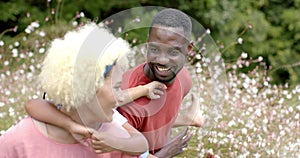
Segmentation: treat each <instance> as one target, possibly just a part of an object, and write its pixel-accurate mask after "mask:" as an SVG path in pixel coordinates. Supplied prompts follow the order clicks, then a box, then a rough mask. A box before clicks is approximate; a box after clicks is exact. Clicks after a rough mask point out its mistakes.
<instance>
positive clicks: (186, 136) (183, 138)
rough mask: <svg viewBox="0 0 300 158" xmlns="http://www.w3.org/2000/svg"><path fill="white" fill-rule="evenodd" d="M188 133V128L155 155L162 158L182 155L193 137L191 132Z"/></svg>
mask: <svg viewBox="0 0 300 158" xmlns="http://www.w3.org/2000/svg"><path fill="white" fill-rule="evenodd" d="M187 131H188V129H187V128H186V129H185V130H184V131H183V132H181V133H180V134H179V135H178V136H176V137H175V138H173V139H172V140H171V141H170V142H169V143H167V144H166V145H165V146H164V147H163V148H162V149H161V150H160V151H158V152H156V153H155V154H154V155H155V156H157V157H160V158H169V157H173V156H175V155H178V154H180V153H182V152H183V148H185V147H187V145H188V142H189V141H190V139H191V137H192V135H193V134H192V133H191V132H189V133H188V132H187Z"/></svg>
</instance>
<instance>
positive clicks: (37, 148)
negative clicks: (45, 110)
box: [0, 114, 138, 158]
mask: <svg viewBox="0 0 300 158" xmlns="http://www.w3.org/2000/svg"><path fill="white" fill-rule="evenodd" d="M119 115H120V114H119ZM118 117H119V119H120V116H118ZM118 117H117V120H118ZM121 117H122V116H121ZM121 119H122V118H121ZM114 120H115V121H112V122H110V123H104V124H103V125H102V126H101V128H100V129H99V131H106V132H110V133H112V132H113V134H117V135H116V136H118V137H128V136H129V134H128V133H127V131H125V130H124V129H123V127H122V126H121V125H120V124H123V123H124V120H123V121H120V120H119V121H117V120H116V118H115V117H114ZM120 122H121V123H120ZM125 122H126V121H125ZM66 157H67V158H110V157H112V158H118V157H122V158H124V157H138V156H132V155H126V154H124V153H121V152H111V153H105V154H96V153H95V152H94V151H93V150H92V148H90V147H86V146H84V145H82V144H80V143H77V144H62V143H58V142H56V141H54V140H52V139H49V138H47V137H46V136H44V135H43V134H42V133H41V132H40V131H39V130H38V129H37V128H36V127H35V124H34V123H33V120H32V118H30V117H28V118H24V119H23V120H21V121H20V122H19V123H18V124H17V125H15V126H13V127H11V128H10V129H9V130H8V131H7V132H6V133H5V134H4V135H2V136H1V137H0V158H66Z"/></svg>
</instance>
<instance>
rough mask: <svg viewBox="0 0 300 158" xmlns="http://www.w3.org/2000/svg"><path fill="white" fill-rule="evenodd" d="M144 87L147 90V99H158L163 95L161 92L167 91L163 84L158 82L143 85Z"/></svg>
mask: <svg viewBox="0 0 300 158" xmlns="http://www.w3.org/2000/svg"><path fill="white" fill-rule="evenodd" d="M144 87H145V88H147V92H148V94H147V97H148V98H149V99H159V98H160V96H161V95H163V94H164V92H163V90H165V89H167V86H166V85H165V84H163V83H160V82H158V81H152V82H150V83H148V84H146V85H144Z"/></svg>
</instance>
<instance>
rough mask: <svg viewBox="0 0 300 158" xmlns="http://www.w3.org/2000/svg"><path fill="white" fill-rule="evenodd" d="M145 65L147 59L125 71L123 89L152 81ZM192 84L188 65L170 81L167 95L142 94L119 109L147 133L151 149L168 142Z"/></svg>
mask: <svg viewBox="0 0 300 158" xmlns="http://www.w3.org/2000/svg"><path fill="white" fill-rule="evenodd" d="M144 65H145V63H144V64H141V65H139V66H137V67H135V68H133V69H131V70H129V71H127V72H126V73H125V74H124V75H123V81H122V89H128V88H132V87H136V86H138V85H145V84H147V83H150V82H151V80H149V79H148V78H147V77H146V76H145V74H144V71H143V68H144ZM191 86H192V79H191V76H190V74H189V72H188V71H187V69H186V68H185V67H184V68H183V69H182V70H181V71H180V72H179V73H178V74H177V77H176V79H175V81H174V82H173V83H172V84H169V85H167V89H166V90H165V92H164V95H163V96H161V97H160V98H159V99H154V100H150V99H148V98H147V97H141V98H139V99H136V100H135V101H133V102H131V103H128V104H127V105H124V106H122V107H119V108H118V109H117V110H118V111H119V112H120V113H121V114H122V115H123V116H125V117H126V118H127V119H128V122H129V123H130V124H131V125H132V126H133V127H135V128H136V129H137V130H139V131H140V132H142V133H143V134H144V136H145V137H146V138H147V140H148V143H149V150H150V152H151V153H154V151H156V150H158V149H160V148H161V147H162V146H163V145H165V144H166V142H167V140H168V138H169V134H170V130H171V128H172V125H173V123H174V121H175V120H176V117H177V115H178V112H179V110H180V105H181V102H182V100H183V98H184V96H185V95H186V94H187V93H188V92H189V90H190V89H191Z"/></svg>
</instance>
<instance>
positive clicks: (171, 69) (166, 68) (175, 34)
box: [145, 26, 192, 83]
mask: <svg viewBox="0 0 300 158" xmlns="http://www.w3.org/2000/svg"><path fill="white" fill-rule="evenodd" d="M191 48H192V47H191V45H190V43H189V42H188V41H187V39H186V38H185V37H184V30H183V28H172V27H160V26H157V27H155V26H154V27H152V28H151V32H150V34H149V38H148V44H147V65H146V66H148V68H149V69H148V72H147V71H146V72H145V74H146V76H147V77H149V78H150V79H151V80H156V81H160V82H162V83H172V82H173V81H174V78H175V77H176V75H177V74H178V73H179V71H180V70H181V69H182V67H183V66H184V64H185V62H186V56H187V54H188V51H189V50H190V49H191Z"/></svg>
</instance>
